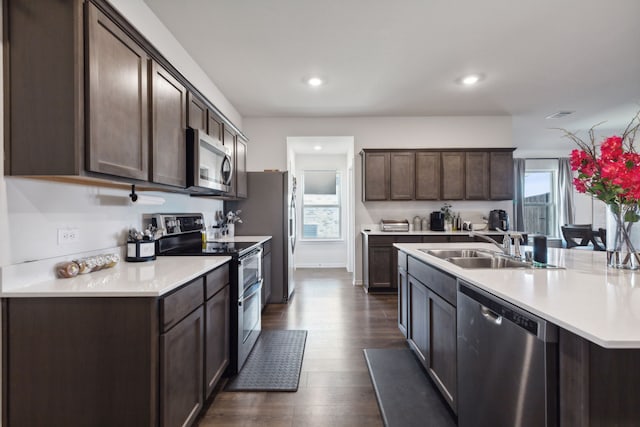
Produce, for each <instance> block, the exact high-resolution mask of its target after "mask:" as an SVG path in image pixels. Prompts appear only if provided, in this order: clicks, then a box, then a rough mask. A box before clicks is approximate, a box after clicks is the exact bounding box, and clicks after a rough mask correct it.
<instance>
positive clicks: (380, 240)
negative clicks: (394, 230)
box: [369, 236, 396, 246]
mask: <svg viewBox="0 0 640 427" xmlns="http://www.w3.org/2000/svg"><path fill="white" fill-rule="evenodd" d="M395 242H396V236H369V246H372V245H378V246H383V245H388V246H391V245H392V244H394V243H395Z"/></svg>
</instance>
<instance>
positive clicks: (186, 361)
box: [160, 307, 204, 427]
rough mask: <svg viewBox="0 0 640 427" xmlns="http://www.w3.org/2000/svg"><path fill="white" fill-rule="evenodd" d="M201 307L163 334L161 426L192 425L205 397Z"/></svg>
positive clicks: (161, 354)
mask: <svg viewBox="0 0 640 427" xmlns="http://www.w3.org/2000/svg"><path fill="white" fill-rule="evenodd" d="M203 340H204V312H203V309H202V307H200V308H198V309H197V310H195V311H194V312H193V313H191V314H190V315H189V316H187V317H185V318H184V319H183V320H181V321H180V322H179V323H178V324H177V325H175V326H174V327H173V328H171V329H170V330H169V331H168V332H166V333H165V334H162V335H161V336H160V411H161V413H162V417H161V423H160V425H161V426H163V427H173V426H176V427H180V426H189V425H192V424H193V422H194V421H195V419H196V417H197V416H198V413H199V412H200V409H201V408H202V404H203V402H204V399H203V390H204V387H203V380H204V376H203V372H202V367H203V364H204V358H203V354H204V351H203V348H204V347H203V343H204V341H203Z"/></svg>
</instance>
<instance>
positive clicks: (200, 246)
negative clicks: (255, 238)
mask: <svg viewBox="0 0 640 427" xmlns="http://www.w3.org/2000/svg"><path fill="white" fill-rule="evenodd" d="M190 234H191V235H182V236H173V237H169V238H166V237H165V238H163V239H160V240H159V241H158V255H168V256H181V255H227V256H234V257H237V256H240V255H242V254H244V253H245V252H247V251H249V250H250V249H252V248H253V247H254V246H256V245H258V242H206V243H203V242H202V237H201V235H200V233H190Z"/></svg>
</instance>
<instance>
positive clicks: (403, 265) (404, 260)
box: [398, 251, 407, 271]
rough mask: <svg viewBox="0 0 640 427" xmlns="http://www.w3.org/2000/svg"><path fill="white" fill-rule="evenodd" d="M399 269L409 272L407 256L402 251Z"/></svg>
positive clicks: (399, 258) (399, 253)
mask: <svg viewBox="0 0 640 427" xmlns="http://www.w3.org/2000/svg"><path fill="white" fill-rule="evenodd" d="M398 268H401V269H403V270H405V271H406V270H407V254H406V253H404V252H402V251H398Z"/></svg>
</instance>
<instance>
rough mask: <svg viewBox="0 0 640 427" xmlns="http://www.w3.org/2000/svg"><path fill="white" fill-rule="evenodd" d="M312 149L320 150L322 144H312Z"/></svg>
mask: <svg viewBox="0 0 640 427" xmlns="http://www.w3.org/2000/svg"><path fill="white" fill-rule="evenodd" d="M313 149H314V150H316V151H320V150H322V145H314V146H313Z"/></svg>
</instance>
